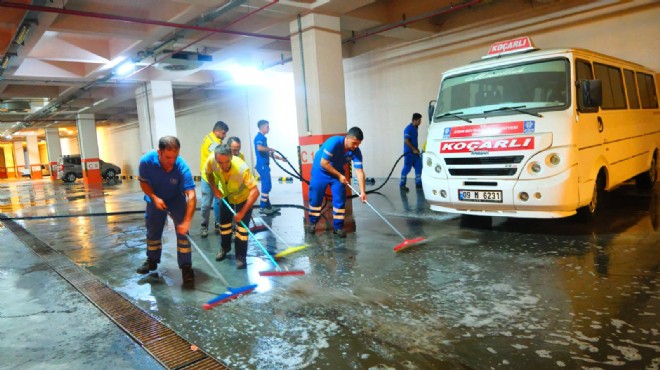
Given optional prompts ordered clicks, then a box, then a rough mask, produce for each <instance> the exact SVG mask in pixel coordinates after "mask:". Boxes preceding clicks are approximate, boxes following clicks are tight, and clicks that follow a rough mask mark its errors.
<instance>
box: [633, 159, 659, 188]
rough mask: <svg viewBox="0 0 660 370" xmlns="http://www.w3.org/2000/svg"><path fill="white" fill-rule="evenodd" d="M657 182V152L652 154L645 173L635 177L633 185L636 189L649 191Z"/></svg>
mask: <svg viewBox="0 0 660 370" xmlns="http://www.w3.org/2000/svg"><path fill="white" fill-rule="evenodd" d="M657 180H658V152H657V151H656V152H655V153H653V158H652V159H651V167H649V170H648V171H646V172H642V173H640V174H639V175H637V176H635V185H637V188H638V189H642V190H651V189H653V186H654V185H655V182H656V181H657Z"/></svg>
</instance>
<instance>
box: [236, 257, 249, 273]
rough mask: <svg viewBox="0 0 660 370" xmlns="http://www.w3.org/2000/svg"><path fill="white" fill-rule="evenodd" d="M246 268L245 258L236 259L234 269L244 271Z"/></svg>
mask: <svg viewBox="0 0 660 370" xmlns="http://www.w3.org/2000/svg"><path fill="white" fill-rule="evenodd" d="M246 268H247V262H246V261H245V257H236V269H237V270H245V269H246Z"/></svg>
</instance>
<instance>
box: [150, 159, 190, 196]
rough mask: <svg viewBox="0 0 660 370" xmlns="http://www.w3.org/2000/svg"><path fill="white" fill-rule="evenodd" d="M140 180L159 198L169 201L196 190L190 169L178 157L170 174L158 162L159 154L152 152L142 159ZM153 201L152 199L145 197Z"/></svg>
mask: <svg viewBox="0 0 660 370" xmlns="http://www.w3.org/2000/svg"><path fill="white" fill-rule="evenodd" d="M139 179H140V181H144V182H146V183H147V184H149V185H150V186H151V188H152V189H153V190H154V194H156V196H157V197H159V198H161V199H163V200H164V201H166V202H167V201H168V200H170V199H173V198H176V197H177V196H180V195H181V194H182V193H183V192H184V191H186V190H193V189H195V182H194V181H193V177H192V174H191V173H190V167H188V164H186V161H184V160H183V158H181V156H178V157H177V159H176V161H175V162H174V167H172V170H171V171H170V172H165V170H163V167H161V165H160V162H159V161H158V152H157V151H155V150H152V151H150V152H148V153H146V154H145V155H143V156H142V158H140V168H139ZM145 200H147V201H151V198H149V197H145Z"/></svg>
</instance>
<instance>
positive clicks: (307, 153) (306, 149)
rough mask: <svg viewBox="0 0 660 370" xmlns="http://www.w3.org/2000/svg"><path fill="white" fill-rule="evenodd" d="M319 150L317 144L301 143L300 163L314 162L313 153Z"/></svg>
mask: <svg viewBox="0 0 660 370" xmlns="http://www.w3.org/2000/svg"><path fill="white" fill-rule="evenodd" d="M318 150H319V145H318V144H316V145H301V146H300V163H302V164H303V165H305V164H309V165H311V164H314V154H315V153H316V151H318Z"/></svg>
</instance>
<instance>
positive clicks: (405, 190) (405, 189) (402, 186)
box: [399, 185, 410, 193]
mask: <svg viewBox="0 0 660 370" xmlns="http://www.w3.org/2000/svg"><path fill="white" fill-rule="evenodd" d="M399 190H401V191H402V192H405V193H407V192H408V191H410V189H408V187H407V186H405V185H399Z"/></svg>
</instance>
